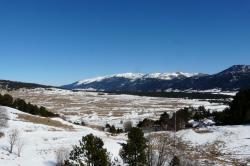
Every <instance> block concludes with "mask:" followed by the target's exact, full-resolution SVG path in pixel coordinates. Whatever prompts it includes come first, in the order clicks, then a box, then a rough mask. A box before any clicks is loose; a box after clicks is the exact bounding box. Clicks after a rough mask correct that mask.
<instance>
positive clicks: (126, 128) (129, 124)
mask: <svg viewBox="0 0 250 166" xmlns="http://www.w3.org/2000/svg"><path fill="white" fill-rule="evenodd" d="M132 127H133V124H132V122H131V121H127V122H125V123H124V124H123V128H124V131H125V132H128V131H130V130H131V129H132Z"/></svg>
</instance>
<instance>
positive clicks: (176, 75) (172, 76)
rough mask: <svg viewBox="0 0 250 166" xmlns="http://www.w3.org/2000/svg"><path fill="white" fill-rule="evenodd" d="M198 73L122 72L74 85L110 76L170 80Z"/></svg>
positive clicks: (133, 79) (77, 83) (131, 79)
mask: <svg viewBox="0 0 250 166" xmlns="http://www.w3.org/2000/svg"><path fill="white" fill-rule="evenodd" d="M195 75H198V74H197V73H183V72H176V73H151V74H142V73H122V74H114V75H110V76H103V77H95V78H90V79H84V80H80V81H77V82H75V85H76V86H80V85H82V84H89V83H93V82H100V81H103V80H105V79H111V78H125V79H129V80H130V81H136V80H138V79H148V78H152V79H161V80H172V79H175V78H187V77H192V76H195Z"/></svg>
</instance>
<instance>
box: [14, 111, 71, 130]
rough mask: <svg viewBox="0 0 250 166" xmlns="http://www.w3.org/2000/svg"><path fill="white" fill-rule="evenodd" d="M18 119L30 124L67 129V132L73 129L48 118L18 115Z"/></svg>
mask: <svg viewBox="0 0 250 166" xmlns="http://www.w3.org/2000/svg"><path fill="white" fill-rule="evenodd" d="M18 119H20V120H23V121H26V122H32V123H35V124H43V125H47V126H52V127H58V128H62V129H67V130H73V129H74V128H73V126H70V125H66V124H63V123H61V122H59V121H56V120H52V119H50V118H43V117H37V116H32V115H24V114H18Z"/></svg>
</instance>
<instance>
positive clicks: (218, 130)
mask: <svg viewBox="0 0 250 166" xmlns="http://www.w3.org/2000/svg"><path fill="white" fill-rule="evenodd" d="M1 93H9V94H11V95H13V96H15V97H20V98H23V99H25V100H27V101H30V102H31V103H33V104H38V105H41V106H45V107H48V108H49V109H50V110H52V111H55V112H58V113H60V114H63V115H65V116H66V118H68V119H70V120H73V121H77V120H79V119H83V121H84V122H86V123H87V124H89V125H98V126H104V125H105V124H106V123H110V124H114V125H116V126H119V127H121V126H122V122H125V121H128V120H131V121H133V122H134V123H136V122H138V121H139V120H142V119H144V118H146V117H148V118H152V119H155V118H158V117H159V115H160V114H161V113H162V112H164V111H166V112H173V111H175V110H177V109H179V108H183V107H188V106H194V107H198V106H201V105H204V106H205V107H206V108H209V109H211V110H212V111H221V110H223V109H224V108H225V107H226V106H225V105H223V104H217V103H209V102H207V101H200V100H189V99H170V98H157V97H140V96H132V95H108V94H99V93H96V92H72V91H67V90H59V89H50V90H45V89H33V90H26V89H23V90H17V91H11V92H4V91H2V92H1ZM0 108H1V109H5V110H6V111H7V112H8V113H9V116H10V120H9V122H8V127H7V128H4V129H2V131H3V132H4V133H5V136H4V137H0V166H1V165H6V166H19V165H20V166H33V165H34V163H36V166H40V165H41V166H52V165H54V164H55V162H56V158H55V151H56V150H57V149H59V148H60V147H65V148H68V149H71V147H72V145H75V144H78V141H79V140H80V139H81V137H82V136H84V135H87V134H89V133H93V134H94V135H96V136H98V137H101V138H102V139H103V141H104V143H105V147H106V148H107V150H108V151H109V152H110V153H111V154H112V155H113V157H119V155H118V153H119V150H120V144H119V143H121V142H124V141H125V140H126V136H125V135H124V134H121V135H118V136H115V137H114V136H110V135H109V134H108V133H105V132H103V131H99V130H95V129H94V128H89V127H81V126H76V125H73V124H71V123H68V122H65V121H63V120H62V119H59V118H56V119H54V120H55V121H59V122H62V123H63V124H64V125H68V126H73V127H71V128H64V127H53V126H48V125H44V124H37V123H36V124H35V123H32V122H29V121H24V120H22V119H20V118H18V117H19V116H18V115H17V114H22V115H25V114H24V113H22V112H20V111H18V110H14V109H10V108H7V107H0ZM15 128H17V129H19V130H20V131H21V137H22V140H23V141H24V149H23V152H22V155H21V157H17V155H16V150H15V151H14V154H9V153H8V151H7V150H6V147H8V139H7V136H8V133H10V131H11V130H13V129H15ZM177 136H178V137H180V138H181V139H182V140H183V142H185V143H186V144H187V146H188V149H187V150H188V151H187V152H185V153H187V154H190V156H192V154H194V156H192V157H193V159H197V158H199V159H207V160H210V161H214V162H215V161H216V162H215V163H216V164H218V165H235V163H237V162H238V161H240V162H243V163H247V162H248V163H250V126H224V127H210V128H207V129H202V130H197V131H196V130H192V129H188V130H183V131H180V132H178V133H177ZM210 150H212V152H213V151H215V153H216V154H217V155H216V156H214V154H212V155H211V154H210V153H211V152H210ZM203 153H204V154H203ZM213 153H214V152H213ZM225 163H226V164H225ZM216 164H214V165H216ZM212 165H213V164H212ZM236 165H237V164H236Z"/></svg>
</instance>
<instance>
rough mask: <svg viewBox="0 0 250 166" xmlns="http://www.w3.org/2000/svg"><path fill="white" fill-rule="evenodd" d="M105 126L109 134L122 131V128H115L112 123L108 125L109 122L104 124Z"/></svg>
mask: <svg viewBox="0 0 250 166" xmlns="http://www.w3.org/2000/svg"><path fill="white" fill-rule="evenodd" d="M105 128H106V129H108V132H110V133H111V134H119V133H123V130H122V129H119V128H115V126H114V125H112V126H110V124H106V125H105Z"/></svg>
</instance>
